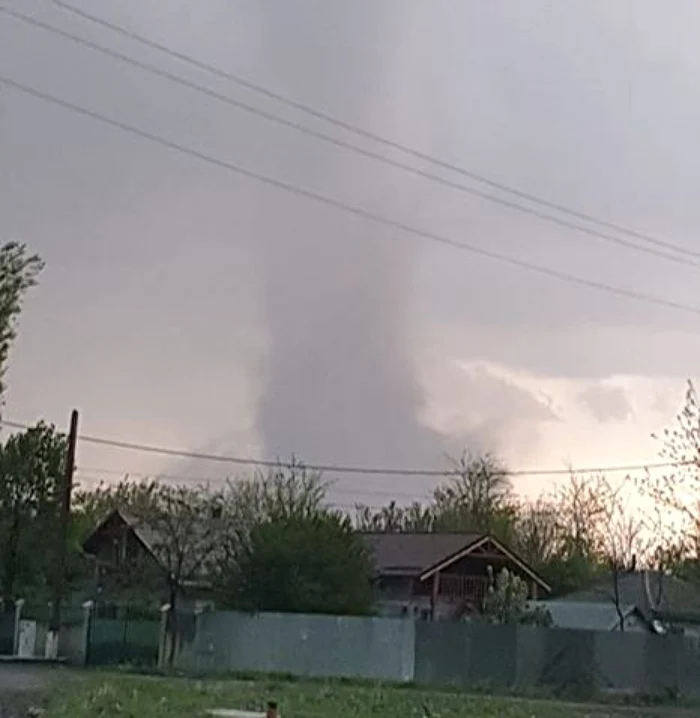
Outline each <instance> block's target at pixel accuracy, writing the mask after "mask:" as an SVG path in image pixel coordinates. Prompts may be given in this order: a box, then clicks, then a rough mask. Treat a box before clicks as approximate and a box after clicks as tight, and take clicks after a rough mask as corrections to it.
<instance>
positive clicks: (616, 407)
mask: <svg viewBox="0 0 700 718" xmlns="http://www.w3.org/2000/svg"><path fill="white" fill-rule="evenodd" d="M578 401H579V403H580V404H581V405H582V406H584V407H585V408H586V410H587V411H589V412H590V413H591V414H592V415H593V416H594V417H595V418H596V419H597V420H598V421H599V422H601V423H602V424H605V423H608V422H611V421H615V422H619V421H626V420H627V419H629V418H631V417H632V416H633V414H634V412H633V410H632V405H631V404H630V402H629V399H628V398H627V393H626V392H625V390H624V389H622V388H621V387H619V386H605V385H603V384H593V385H592V386H589V387H588V388H587V389H585V390H584V391H582V392H581V393H580V394H579V395H578Z"/></svg>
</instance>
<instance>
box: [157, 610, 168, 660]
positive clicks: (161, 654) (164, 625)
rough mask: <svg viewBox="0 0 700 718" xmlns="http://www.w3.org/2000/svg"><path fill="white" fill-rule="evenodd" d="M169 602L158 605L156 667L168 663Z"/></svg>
mask: <svg viewBox="0 0 700 718" xmlns="http://www.w3.org/2000/svg"><path fill="white" fill-rule="evenodd" d="M170 608H171V607H170V604H169V603H164V604H163V605H162V606H161V607H160V634H159V636H158V668H160V669H164V668H166V667H167V665H168V629H169V628H170Z"/></svg>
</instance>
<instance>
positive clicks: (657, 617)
mask: <svg viewBox="0 0 700 718" xmlns="http://www.w3.org/2000/svg"><path fill="white" fill-rule="evenodd" d="M616 596H617V600H616ZM561 602H569V603H573V604H577V605H581V604H596V603H597V604H599V605H608V606H612V607H613V609H614V610H616V606H617V605H619V606H621V607H623V606H624V607H634V609H635V611H636V614H637V615H638V616H640V617H641V619H642V620H643V622H644V624H645V625H646V626H648V627H649V628H650V629H651V630H653V631H654V632H655V633H666V632H669V631H672V632H681V633H684V634H685V635H687V636H694V637H696V638H700V586H696V585H695V584H693V583H691V582H690V581H685V580H683V579H681V578H677V577H675V576H671V575H669V574H665V573H662V572H659V571H625V572H623V573H620V574H618V575H617V578H616V580H614V578H613V575H612V574H611V575H609V576H607V577H605V578H603V579H601V580H599V581H597V582H596V583H595V584H593V585H592V586H590V587H588V588H586V589H583V590H581V591H576V592H575V593H571V594H568V595H566V596H562V598H561ZM624 628H625V630H627V629H628V625H627V621H625V626H624Z"/></svg>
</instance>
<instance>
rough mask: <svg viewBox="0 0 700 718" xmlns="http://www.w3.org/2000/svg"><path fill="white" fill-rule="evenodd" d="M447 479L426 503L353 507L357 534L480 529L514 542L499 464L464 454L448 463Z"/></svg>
mask: <svg viewBox="0 0 700 718" xmlns="http://www.w3.org/2000/svg"><path fill="white" fill-rule="evenodd" d="M450 462H451V464H452V469H451V470H450V471H449V473H450V475H451V478H450V479H449V480H448V481H446V482H444V483H443V484H442V485H441V486H438V488H437V489H435V491H434V493H433V499H432V501H431V502H430V504H429V505H427V506H424V505H422V504H420V503H418V502H414V503H412V504H410V505H409V506H399V505H398V504H397V503H396V502H395V501H392V502H390V503H389V504H387V505H386V506H384V507H382V508H380V509H379V510H372V509H370V508H369V507H367V506H362V505H360V506H358V507H357V512H356V517H355V520H356V523H357V526H358V528H359V530H361V531H380V532H399V531H462V532H475V531H481V532H484V533H491V534H493V535H494V536H496V537H497V538H499V539H501V540H503V541H506V542H508V543H513V540H514V537H515V529H516V522H517V515H518V507H517V505H516V503H515V501H514V500H513V498H512V496H511V487H510V480H509V478H508V473H507V471H506V469H505V468H504V467H503V465H502V464H501V463H500V462H499V461H498V460H497V459H496V458H494V457H493V456H492V455H491V454H484V455H483V456H475V455H472V454H469V453H467V452H465V453H463V454H462V456H461V457H460V458H459V459H457V460H455V459H450Z"/></svg>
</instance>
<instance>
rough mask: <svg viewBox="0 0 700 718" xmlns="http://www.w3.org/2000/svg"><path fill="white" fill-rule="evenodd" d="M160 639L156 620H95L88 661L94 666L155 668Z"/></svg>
mask: <svg viewBox="0 0 700 718" xmlns="http://www.w3.org/2000/svg"><path fill="white" fill-rule="evenodd" d="M159 637H160V624H159V623H158V622H157V621H147V620H132V619H129V618H94V619H93V620H92V623H91V626H90V633H89V641H88V656H87V662H88V664H90V665H93V666H99V665H120V664H130V665H139V666H155V665H157V663H158V644H159Z"/></svg>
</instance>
